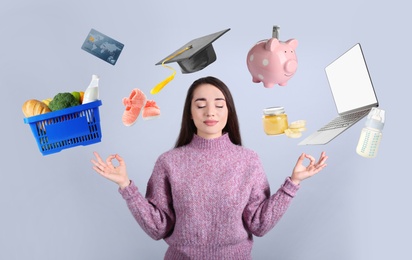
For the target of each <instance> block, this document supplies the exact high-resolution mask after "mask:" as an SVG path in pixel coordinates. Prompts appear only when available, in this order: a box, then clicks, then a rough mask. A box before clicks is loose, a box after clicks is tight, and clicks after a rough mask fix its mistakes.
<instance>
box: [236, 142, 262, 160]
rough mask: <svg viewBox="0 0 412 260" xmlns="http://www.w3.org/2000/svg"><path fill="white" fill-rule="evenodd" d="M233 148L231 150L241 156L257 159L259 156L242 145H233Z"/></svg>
mask: <svg viewBox="0 0 412 260" xmlns="http://www.w3.org/2000/svg"><path fill="white" fill-rule="evenodd" d="M233 147H234V148H233V150H234V151H235V152H236V153H238V154H240V155H242V156H247V157H249V158H259V154H258V153H257V152H256V151H255V150H253V149H251V148H248V147H246V146H243V145H235V144H234V145H233Z"/></svg>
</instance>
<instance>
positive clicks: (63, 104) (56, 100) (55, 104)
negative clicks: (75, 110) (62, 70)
mask: <svg viewBox="0 0 412 260" xmlns="http://www.w3.org/2000/svg"><path fill="white" fill-rule="evenodd" d="M78 105H80V102H79V101H78V100H77V99H76V98H75V97H74V96H73V95H72V94H71V93H69V92H62V93H58V94H57V95H55V96H54V97H53V99H52V101H50V103H49V108H50V110H51V111H56V110H60V109H65V108H68V107H74V106H78Z"/></svg>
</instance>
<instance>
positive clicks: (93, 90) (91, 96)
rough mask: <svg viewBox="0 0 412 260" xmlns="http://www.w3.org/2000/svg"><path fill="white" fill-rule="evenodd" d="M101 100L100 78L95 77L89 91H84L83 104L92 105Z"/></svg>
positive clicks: (88, 88)
mask: <svg viewBox="0 0 412 260" xmlns="http://www.w3.org/2000/svg"><path fill="white" fill-rule="evenodd" d="M98 99H99V76H97V75H93V76H92V81H91V82H90V84H89V86H88V87H87V89H86V90H85V91H84V97H83V103H82V104H86V103H90V102H93V101H96V100H98Z"/></svg>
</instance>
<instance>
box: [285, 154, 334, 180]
mask: <svg viewBox="0 0 412 260" xmlns="http://www.w3.org/2000/svg"><path fill="white" fill-rule="evenodd" d="M306 158H307V159H309V160H310V163H309V165H308V166H305V165H303V161H304V160H305V159H306ZM326 159H328V157H327V156H326V154H325V152H322V153H321V155H320V158H319V161H318V162H316V160H315V158H313V157H312V156H311V155H309V154H305V153H302V154H301V155H300V156H299V158H298V161H297V162H296V165H295V168H293V172H292V176H291V177H290V178H291V180H292V182H293V183H295V184H299V183H300V182H301V181H303V180H304V179H307V178H309V177H312V176H313V175H315V174H317V173H318V172H320V171H321V170H322V169H323V168H325V167H326V163H325V162H326Z"/></svg>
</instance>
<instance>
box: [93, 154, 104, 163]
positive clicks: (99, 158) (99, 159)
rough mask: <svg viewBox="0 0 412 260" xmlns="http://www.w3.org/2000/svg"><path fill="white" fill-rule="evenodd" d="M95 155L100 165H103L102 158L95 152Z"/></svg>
mask: <svg viewBox="0 0 412 260" xmlns="http://www.w3.org/2000/svg"><path fill="white" fill-rule="evenodd" d="M93 154H94V156H95V157H96V159H97V161H98V162H99V163H103V160H102V158H101V157H100V155H99V154H98V153H97V152H93Z"/></svg>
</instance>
